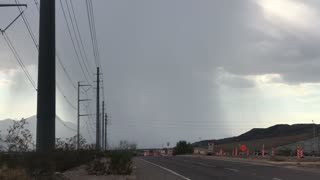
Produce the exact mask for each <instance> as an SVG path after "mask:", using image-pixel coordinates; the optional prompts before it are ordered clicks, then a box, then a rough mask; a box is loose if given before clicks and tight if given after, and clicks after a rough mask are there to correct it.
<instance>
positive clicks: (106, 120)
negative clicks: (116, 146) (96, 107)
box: [104, 113, 108, 150]
mask: <svg viewBox="0 0 320 180" xmlns="http://www.w3.org/2000/svg"><path fill="white" fill-rule="evenodd" d="M107 124H108V115H107V113H106V114H105V115H104V126H105V128H104V129H105V132H104V141H105V142H104V149H105V150H107V147H108V139H107V136H108V134H107V133H108V128H107Z"/></svg>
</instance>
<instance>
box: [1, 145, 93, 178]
mask: <svg viewBox="0 0 320 180" xmlns="http://www.w3.org/2000/svg"><path fill="white" fill-rule="evenodd" d="M95 153H96V152H95V151H88V150H81V151H62V150H61V151H55V152H53V153H52V154H50V155H48V154H41V153H36V152H25V153H2V154H1V155H0V165H4V166H7V167H8V168H9V169H17V168H23V169H25V170H26V172H27V173H28V174H30V175H32V176H38V175H40V174H43V173H53V172H56V171H58V172H63V171H66V170H68V169H70V168H73V167H76V166H79V165H82V164H86V163H88V162H90V161H91V160H92V159H94V156H95ZM0 179H1V178H0Z"/></svg>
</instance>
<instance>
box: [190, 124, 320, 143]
mask: <svg viewBox="0 0 320 180" xmlns="http://www.w3.org/2000/svg"><path fill="white" fill-rule="evenodd" d="M315 127H316V132H319V131H318V130H320V125H315ZM313 128H314V124H293V125H288V124H278V125H275V126H271V127H269V128H254V129H251V130H250V131H248V132H246V133H244V134H241V135H239V136H236V137H230V138H225V139H212V140H203V141H198V142H194V143H193V145H194V146H207V145H208V143H209V142H214V144H216V145H222V144H228V143H236V142H243V141H254V140H259V139H272V138H280V137H289V136H292V137H293V136H295V137H297V140H298V138H307V137H312V136H313Z"/></svg>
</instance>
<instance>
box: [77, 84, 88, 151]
mask: <svg viewBox="0 0 320 180" xmlns="http://www.w3.org/2000/svg"><path fill="white" fill-rule="evenodd" d="M84 86H91V85H84V84H81V82H80V81H79V82H78V106H77V108H78V109H77V110H78V113H77V114H78V116H77V117H78V118H77V149H78V150H79V149H80V117H81V116H89V114H83V115H81V114H80V102H81V101H90V100H91V99H80V87H84Z"/></svg>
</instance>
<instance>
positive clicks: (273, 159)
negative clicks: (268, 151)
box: [270, 156, 287, 162]
mask: <svg viewBox="0 0 320 180" xmlns="http://www.w3.org/2000/svg"><path fill="white" fill-rule="evenodd" d="M286 160H287V158H286V157H283V156H273V157H270V161H276V162H282V161H286Z"/></svg>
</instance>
